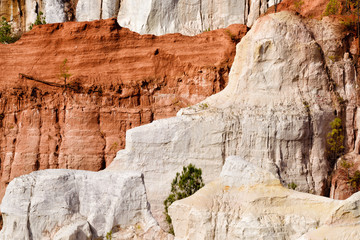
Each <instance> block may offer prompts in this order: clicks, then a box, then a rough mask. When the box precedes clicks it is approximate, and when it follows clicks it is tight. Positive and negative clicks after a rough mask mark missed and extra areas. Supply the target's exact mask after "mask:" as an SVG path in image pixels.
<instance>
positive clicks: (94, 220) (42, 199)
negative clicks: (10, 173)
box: [0, 170, 172, 240]
mask: <svg viewBox="0 0 360 240" xmlns="http://www.w3.org/2000/svg"><path fill="white" fill-rule="evenodd" d="M1 212H2V216H3V219H4V226H3V229H2V231H1V232H0V239H4V240H5V239H6V240H8V239H22V240H27V239H29V240H30V239H56V240H60V239H63V240H65V239H76V240H82V239H84V240H86V239H91V238H97V237H100V236H103V237H104V236H105V235H106V234H107V233H108V232H110V231H111V230H112V232H113V237H114V239H117V238H115V236H119V238H118V239H133V238H135V237H137V238H138V239H171V238H172V237H171V236H169V235H168V234H166V233H164V232H163V231H162V230H161V229H160V227H159V226H158V225H157V223H156V221H155V219H154V218H153V217H152V215H151V213H150V209H149V204H148V202H147V198H146V192H145V187H144V182H143V176H142V174H140V173H136V172H97V173H95V172H88V171H76V170H44V171H38V172H33V173H31V174H29V175H24V176H21V177H18V178H15V179H14V180H13V181H11V183H10V184H9V186H8V187H7V189H6V194H5V197H4V198H3V200H2V204H1ZM121 236H122V237H123V238H120V237H121Z"/></svg>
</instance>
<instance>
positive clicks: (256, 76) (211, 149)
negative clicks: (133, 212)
mask: <svg viewBox="0 0 360 240" xmlns="http://www.w3.org/2000/svg"><path fill="white" fill-rule="evenodd" d="M317 29H321V31H319V32H318V33H314V32H312V31H315V30H317ZM337 30H338V26H337V25H336V24H333V23H332V22H331V21H329V19H324V20H323V21H316V20H311V21H309V22H308V21H305V20H303V19H302V18H301V17H299V16H296V15H294V14H291V13H289V12H281V13H278V14H273V15H267V16H265V17H263V18H260V19H259V20H258V21H257V22H256V23H255V24H254V26H253V28H252V29H251V30H250V31H249V32H248V34H247V35H246V36H245V37H244V38H243V39H242V40H241V42H240V43H239V44H238V45H237V55H236V57H235V60H234V64H233V66H232V69H231V73H230V79H229V84H228V86H227V87H226V88H225V89H224V90H223V91H222V92H220V93H218V94H216V95H213V96H211V97H209V98H208V99H206V100H205V101H203V102H202V103H199V104H197V105H195V106H192V107H189V108H185V109H182V110H181V111H180V112H178V114H177V117H176V118H170V119H165V120H159V121H155V122H153V123H151V124H149V125H145V126H141V127H138V128H134V129H132V130H129V131H128V132H127V136H126V148H125V150H122V151H119V152H118V153H117V156H116V158H115V161H113V163H112V164H111V165H110V166H109V169H129V170H130V169H131V170H137V171H141V172H143V173H144V175H145V183H146V186H147V190H148V197H149V201H150V203H151V204H152V206H153V214H154V216H155V217H159V216H161V214H162V209H163V205H162V201H163V200H164V199H165V197H166V195H167V191H169V190H170V183H171V180H172V179H173V178H174V176H175V173H176V172H177V171H180V170H181V168H182V166H184V165H187V164H189V163H193V164H195V165H196V166H197V167H200V168H202V170H203V175H204V179H205V181H206V182H208V181H209V180H211V179H214V178H215V177H216V176H217V175H218V174H219V173H220V171H221V168H222V166H223V163H224V161H225V158H226V157H227V156H231V155H239V156H241V157H243V158H246V159H247V160H248V161H249V162H252V163H256V164H258V165H259V166H262V167H263V168H264V169H267V170H269V171H271V172H272V173H274V174H275V175H277V176H279V177H280V179H281V181H282V182H283V184H285V185H287V184H289V183H291V182H294V183H296V184H297V185H298V190H301V191H305V192H311V193H316V194H326V191H327V190H328V187H329V186H328V185H327V178H328V176H329V172H330V171H331V170H332V166H331V164H332V163H331V162H329V161H328V160H327V157H326V137H327V134H328V132H329V131H330V126H329V123H330V122H331V121H332V120H333V119H334V118H335V117H336V115H335V114H337V113H338V111H337V110H336V109H337V106H338V105H339V104H338V102H337V101H338V97H339V96H341V97H342V98H343V99H348V98H347V96H353V95H352V94H353V90H354V89H352V88H345V87H344V86H345V85H344V84H345V83H349V84H351V83H352V84H354V79H352V78H351V76H353V75H351V73H353V68H350V69H349V70H341V71H340V70H339V71H338V73H340V72H341V73H342V75H341V76H342V77H341V78H338V77H337V78H335V79H334V78H333V77H332V76H331V74H330V73H329V70H328V68H330V67H331V66H328V65H327V63H328V61H329V60H328V59H327V56H328V55H326V54H330V53H331V52H332V51H335V50H334V49H336V50H337V49H338V47H337V46H338V45H337V44H338V43H339V41H340V42H341V34H340V35H338V32H337ZM340 32H341V31H340ZM334 33H336V34H335V35H333V34H334ZM339 39H340V40H339ZM340 59H342V57H340ZM346 61H348V59H347V58H346V57H345V58H344V60H339V63H338V67H339V69H344V68H341V66H343V65H341V64H346ZM342 79H346V81H345V82H344V81H342ZM340 80H341V81H340ZM334 82H339V85H337V87H336V86H335V84H334ZM340 89H346V91H342V90H340ZM344 93H346V94H344ZM349 118H351V115H349ZM352 137H353V139H355V138H356V136H354V135H352ZM159 166H161V167H159Z"/></svg>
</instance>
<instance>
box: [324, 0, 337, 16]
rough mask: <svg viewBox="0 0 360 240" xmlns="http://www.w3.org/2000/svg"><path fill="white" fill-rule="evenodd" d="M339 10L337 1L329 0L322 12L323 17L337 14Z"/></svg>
mask: <svg viewBox="0 0 360 240" xmlns="http://www.w3.org/2000/svg"><path fill="white" fill-rule="evenodd" d="M339 9H340V2H338V0H330V1H329V3H328V4H327V5H326V9H325V12H324V15H325V16H329V15H335V14H338V12H339Z"/></svg>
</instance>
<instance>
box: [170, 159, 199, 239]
mask: <svg viewBox="0 0 360 240" xmlns="http://www.w3.org/2000/svg"><path fill="white" fill-rule="evenodd" d="M201 174H202V172H201V169H200V168H196V167H195V166H194V165H192V164H190V165H189V166H187V167H183V170H182V172H181V175H180V173H176V177H175V178H174V179H173V181H172V183H171V193H170V195H169V196H168V197H167V198H166V199H165V201H164V206H165V212H164V213H165V216H166V221H167V222H168V224H169V229H170V230H169V232H170V233H171V234H174V229H173V226H172V223H171V222H172V221H171V217H170V215H169V213H168V209H169V206H170V205H171V204H172V203H173V202H175V201H176V200H180V199H183V198H186V197H189V196H191V195H193V194H194V193H195V192H196V191H197V190H199V189H200V188H202V187H203V186H204V183H203V179H202V177H201Z"/></svg>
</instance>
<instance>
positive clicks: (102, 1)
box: [100, 0, 104, 19]
mask: <svg viewBox="0 0 360 240" xmlns="http://www.w3.org/2000/svg"><path fill="white" fill-rule="evenodd" d="M103 4H104V0H100V19H102V16H103V14H102V12H103Z"/></svg>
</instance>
